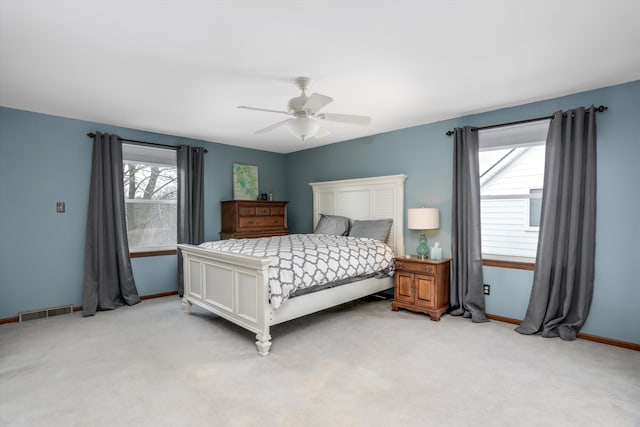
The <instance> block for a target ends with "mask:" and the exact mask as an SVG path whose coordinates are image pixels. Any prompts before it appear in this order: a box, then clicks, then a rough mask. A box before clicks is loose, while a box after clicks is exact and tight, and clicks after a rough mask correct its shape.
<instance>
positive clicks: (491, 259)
mask: <svg viewBox="0 0 640 427" xmlns="http://www.w3.org/2000/svg"><path fill="white" fill-rule="evenodd" d="M482 265H484V266H487V267H501V268H515V269H517V270H530V271H533V270H535V269H536V260H535V259H534V258H524V257H515V256H500V255H487V256H483V257H482Z"/></svg>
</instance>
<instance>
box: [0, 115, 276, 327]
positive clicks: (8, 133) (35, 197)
mask: <svg viewBox="0 0 640 427" xmlns="http://www.w3.org/2000/svg"><path fill="white" fill-rule="evenodd" d="M91 131H100V132H109V133H115V134H118V135H120V136H121V137H123V138H129V139H137V140H143V141H152V142H157V143H161V144H168V145H179V144H189V145H198V146H204V147H206V148H207V149H208V150H209V152H208V153H207V154H206V155H205V238H206V239H207V240H217V239H218V238H219V234H218V233H219V232H220V208H219V202H220V201H221V200H228V199H231V198H232V184H231V181H232V174H231V169H232V164H233V163H234V162H240V163H249V164H254V165H257V166H258V179H259V183H260V191H261V192H267V191H268V190H269V189H273V190H274V195H275V197H276V198H277V199H278V200H284V199H286V194H285V184H284V178H285V175H284V167H285V156H284V155H281V154H274V153H268V152H264V151H257V150H250V149H245V148H239V147H232V146H228V145H223V144H214V143H209V142H205V141H195V140H190V139H186V138H179V137H174V136H169V135H160V134H155V133H150V132H142V131H137V130H133V129H125V128H120V127H115V126H107V125H102V124H98V123H91V122H85V121H80V120H72V119H66V118H61V117H55V116H48V115H44V114H36V113H31V112H26V111H20V110H13V109H8V108H0V207H2V211H1V212H0V318H5V317H12V316H16V315H17V314H18V313H19V312H21V311H27V310H32V309H39V308H44V307H51V306H56V305H63V304H73V305H75V306H78V305H80V304H81V303H82V279H83V272H84V243H85V226H86V215H87V204H88V200H89V177H90V173H91V149H92V141H91V139H90V138H88V137H87V136H86V134H87V132H91ZM57 201H64V202H66V213H64V214H58V213H56V211H55V204H56V202H57ZM176 260H177V258H176V256H175V255H173V256H162V257H150V258H135V259H133V260H132V267H133V272H134V277H135V280H136V286H137V287H138V292H139V294H140V295H149V294H154V293H160V292H168V291H174V290H176V277H177V262H176Z"/></svg>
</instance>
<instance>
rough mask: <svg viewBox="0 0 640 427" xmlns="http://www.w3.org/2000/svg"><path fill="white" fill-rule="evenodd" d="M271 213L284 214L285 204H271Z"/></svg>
mask: <svg viewBox="0 0 640 427" xmlns="http://www.w3.org/2000/svg"><path fill="white" fill-rule="evenodd" d="M271 215H284V206H271Z"/></svg>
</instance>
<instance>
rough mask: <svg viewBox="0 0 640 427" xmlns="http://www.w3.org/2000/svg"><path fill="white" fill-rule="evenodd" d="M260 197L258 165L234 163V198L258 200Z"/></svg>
mask: <svg viewBox="0 0 640 427" xmlns="http://www.w3.org/2000/svg"><path fill="white" fill-rule="evenodd" d="M257 198H258V167H257V166H254V165H243V164H241V163H234V164H233V199H234V200H256V199H257Z"/></svg>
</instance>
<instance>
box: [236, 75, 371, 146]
mask: <svg viewBox="0 0 640 427" xmlns="http://www.w3.org/2000/svg"><path fill="white" fill-rule="evenodd" d="M310 83H311V79H310V78H309V77H298V78H297V79H296V85H297V86H298V88H299V89H300V90H301V91H302V93H301V94H300V96H296V97H295V98H291V99H290V100H289V103H288V104H287V111H282V110H270V109H266V108H255V107H247V106H246V105H240V106H238V108H244V109H245V110H256V111H266V112H269V113H280V114H286V115H288V116H293V117H291V118H288V119H286V120H282V121H280V122H277V123H274V124H272V125H271V126H267V127H266V128H264V129H260V130H258V131H256V132H255V133H256V134H260V133H266V132H270V131H272V130H274V129H277V128H279V127H280V126H284V125H286V126H287V128H288V129H289V131H291V133H292V134H293V135H295V136H296V137H298V138H301V139H302V141H305V140H306V139H307V138H311V137H316V138H322V137H323V136H327V135H329V131H328V130H327V129H325V128H324V127H322V121H328V122H339V123H349V124H354V125H367V124H369V122H370V121H371V118H370V117H368V116H356V115H353V114H334V113H321V112H320V110H321V109H322V108H324V107H325V106H326V105H327V104H329V103H330V102H332V101H333V98H331V97H329V96H326V95H321V94H319V93H312V94H311V96H307V93H306V91H307V89H308V87H309V84H310Z"/></svg>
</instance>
